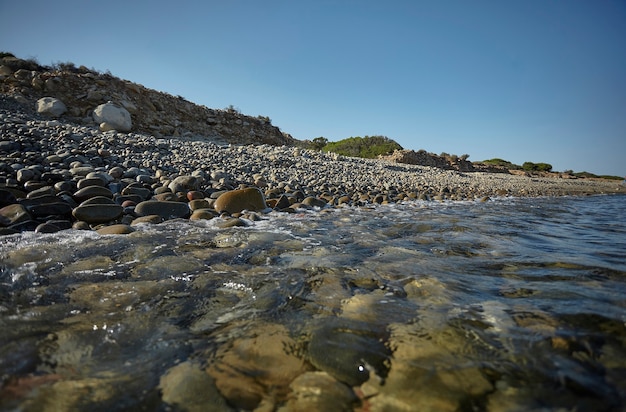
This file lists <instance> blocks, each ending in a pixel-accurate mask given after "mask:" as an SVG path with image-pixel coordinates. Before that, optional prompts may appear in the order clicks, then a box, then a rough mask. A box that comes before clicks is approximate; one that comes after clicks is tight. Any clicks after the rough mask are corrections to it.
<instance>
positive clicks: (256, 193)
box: [214, 187, 267, 214]
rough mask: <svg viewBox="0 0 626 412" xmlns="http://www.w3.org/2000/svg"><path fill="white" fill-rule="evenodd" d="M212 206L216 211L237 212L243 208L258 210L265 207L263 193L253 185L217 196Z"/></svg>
mask: <svg viewBox="0 0 626 412" xmlns="http://www.w3.org/2000/svg"><path fill="white" fill-rule="evenodd" d="M214 208H215V210H216V211H217V212H218V213H222V212H228V213H230V214H233V213H239V212H241V211H243V210H250V211H254V212H260V211H263V210H265V209H267V204H266V203H265V197H264V196H263V193H261V191H260V190H259V189H257V188H255V187H249V188H246V189H238V190H231V191H228V192H226V193H224V194H222V195H220V197H218V198H217V200H216V201H215V204H214Z"/></svg>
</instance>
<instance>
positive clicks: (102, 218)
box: [72, 204, 124, 224]
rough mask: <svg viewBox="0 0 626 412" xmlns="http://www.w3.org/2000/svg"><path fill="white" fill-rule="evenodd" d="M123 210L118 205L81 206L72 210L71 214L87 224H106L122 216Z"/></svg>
mask: <svg viewBox="0 0 626 412" xmlns="http://www.w3.org/2000/svg"><path fill="white" fill-rule="evenodd" d="M123 212H124V208H123V207H122V206H120V205H103V204H94V205H90V204H88V205H81V206H78V207H77V208H75V209H74V211H73V212H72V214H73V215H74V217H75V218H76V219H77V220H82V221H84V222H87V223H92V224H93V223H106V222H110V221H111V220H115V219H117V218H118V217H120V216H121V215H122V213H123Z"/></svg>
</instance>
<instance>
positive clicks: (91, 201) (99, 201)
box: [79, 196, 123, 207]
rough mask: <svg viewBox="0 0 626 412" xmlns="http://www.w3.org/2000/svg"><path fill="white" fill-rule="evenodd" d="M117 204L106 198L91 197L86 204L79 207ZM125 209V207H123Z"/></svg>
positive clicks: (83, 203)
mask: <svg viewBox="0 0 626 412" xmlns="http://www.w3.org/2000/svg"><path fill="white" fill-rule="evenodd" d="M116 204H117V203H116V202H115V201H114V200H113V199H110V198H108V197H106V196H94V197H91V198H89V199H87V200H85V201H84V202H82V203H81V204H80V205H79V206H87V205H116ZM122 207H123V206H122Z"/></svg>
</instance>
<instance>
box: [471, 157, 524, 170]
mask: <svg viewBox="0 0 626 412" xmlns="http://www.w3.org/2000/svg"><path fill="white" fill-rule="evenodd" d="M476 163H482V164H485V165H491V166H500V167H505V168H507V169H511V170H519V169H521V168H522V167H521V166H520V165H516V164H514V163H511V162H509V161H508V160H504V159H500V158H498V157H495V158H493V159H489V160H483V161H482V162H476Z"/></svg>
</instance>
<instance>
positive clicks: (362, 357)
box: [309, 318, 391, 386]
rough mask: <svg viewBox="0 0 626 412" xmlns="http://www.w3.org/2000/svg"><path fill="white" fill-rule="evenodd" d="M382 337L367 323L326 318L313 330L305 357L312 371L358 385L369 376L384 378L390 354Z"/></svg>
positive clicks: (348, 383) (351, 384)
mask: <svg viewBox="0 0 626 412" xmlns="http://www.w3.org/2000/svg"><path fill="white" fill-rule="evenodd" d="M383 338H384V337H383V336H381V334H380V333H377V332H376V331H373V330H371V327H370V325H369V324H368V323H367V322H360V321H356V320H350V319H342V318H329V319H328V320H327V321H325V322H324V323H323V324H322V325H321V326H319V327H318V328H317V329H315V330H314V331H313V333H312V335H311V341H310V342H309V358H310V361H311V363H312V364H313V365H314V366H315V367H316V368H318V369H320V370H323V371H325V372H328V373H329V374H330V375H332V376H333V377H334V378H335V379H337V380H339V381H341V382H343V383H345V384H347V385H349V386H359V385H361V384H362V383H363V382H365V381H367V380H368V379H369V377H370V373H375V374H376V375H379V376H383V377H384V376H386V374H387V369H388V366H387V364H388V361H389V358H390V357H391V351H390V349H389V348H388V347H387V346H386V345H385V340H384V339H383ZM347 348H349V350H347ZM370 368H373V369H374V370H370Z"/></svg>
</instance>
